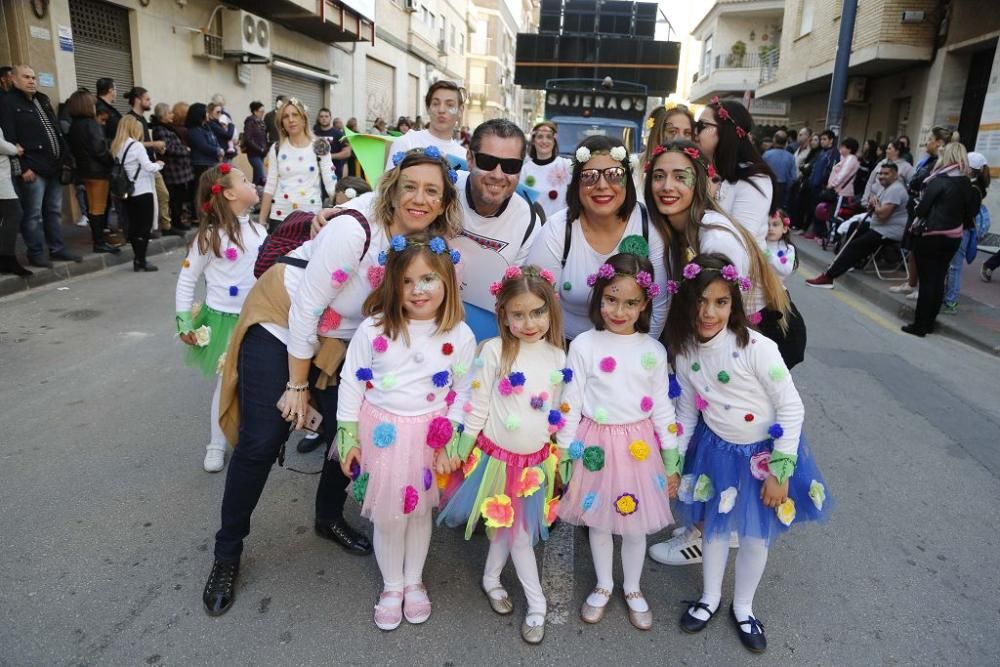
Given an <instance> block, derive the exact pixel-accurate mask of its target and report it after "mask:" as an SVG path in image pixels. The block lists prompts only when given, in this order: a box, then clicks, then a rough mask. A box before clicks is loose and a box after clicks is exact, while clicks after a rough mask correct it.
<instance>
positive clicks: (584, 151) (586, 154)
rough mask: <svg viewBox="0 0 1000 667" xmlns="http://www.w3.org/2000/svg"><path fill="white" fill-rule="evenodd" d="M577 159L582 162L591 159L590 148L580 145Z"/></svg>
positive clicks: (577, 150)
mask: <svg viewBox="0 0 1000 667" xmlns="http://www.w3.org/2000/svg"><path fill="white" fill-rule="evenodd" d="M575 157H576V161H577V162H579V163H580V164H583V163H584V162H588V161H589V160H590V149H589V148H587V147H586V146H580V147H579V148H577V149H576V155H575Z"/></svg>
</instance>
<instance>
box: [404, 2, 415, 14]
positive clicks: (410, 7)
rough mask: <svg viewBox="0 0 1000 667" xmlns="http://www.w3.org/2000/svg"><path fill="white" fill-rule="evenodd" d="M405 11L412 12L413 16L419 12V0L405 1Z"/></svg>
mask: <svg viewBox="0 0 1000 667" xmlns="http://www.w3.org/2000/svg"><path fill="white" fill-rule="evenodd" d="M403 9H405V10H406V11H408V12H410V13H411V14H412V13H413V12H415V11H417V0H404V2H403Z"/></svg>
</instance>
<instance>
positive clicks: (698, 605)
mask: <svg viewBox="0 0 1000 667" xmlns="http://www.w3.org/2000/svg"><path fill="white" fill-rule="evenodd" d="M683 602H684V604H686V605H687V608H686V609H685V610H684V615H683V616H681V621H680V626H681V630H683V631H684V632H686V633H688V634H689V635H693V634H696V633H698V632H701V631H702V630H704V629H705V626H706V625H708V621H711V620H712V618H713V617H714V616H715V612H717V611H719V610H718V609H716V610H715V611H712V608H711V607H709V606H708V605H707V604H705V603H704V602H702V601H701V600H683ZM699 609H701V610H703V611H705V612H707V613H708V620H707V621H703V620H701V619H700V618H698V617H697V616H695V615H694V614H692V613H691V612H692V611H697V610H699Z"/></svg>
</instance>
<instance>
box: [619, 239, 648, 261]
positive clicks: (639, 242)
mask: <svg viewBox="0 0 1000 667" xmlns="http://www.w3.org/2000/svg"><path fill="white" fill-rule="evenodd" d="M618 252H624V253H628V254H629V255H636V256H637V257H649V244H648V243H647V242H646V239H644V238H642V237H641V236H639V235H638V234H632V235H631V236H626V237H625V238H623V239H622V242H621V243H619V244H618Z"/></svg>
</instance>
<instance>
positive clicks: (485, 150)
mask: <svg viewBox="0 0 1000 667" xmlns="http://www.w3.org/2000/svg"><path fill="white" fill-rule="evenodd" d="M523 150H524V146H523V144H522V143H521V140H520V139H518V138H517V137H498V136H496V135H492V134H488V135H486V136H484V137H483V140H482V142H481V143H480V146H479V151H478V152H477V153H475V154H474V153H473V152H472V151H471V149H470V150H469V155H468V160H469V166H470V167H471V168H472V172H471V175H470V176H469V178H470V179H472V197H473V199H474V202H473V203H474V204H475V206H476V210H477V211H478V212H479V213H480V214H482V215H492V214H494V213H495V212H496V211H497V209H499V208H500V205H501V204H503V203H504V202H505V201H507V199H509V198H510V196H511V195H513V194H514V190H515V189H516V188H517V183H518V180H519V179H520V176H521V174H520V172H518V173H516V174H508V173H506V172H505V171H504V170H503V168H502V166H501V164H500V163H497V162H496V160H497V159H499V160H520V159H521V155H522V151H523ZM480 155H482V156H491V157H493V158H496V159H494V160H489V161H490V162H493V163H496V164H495V166H493V169H491V170H489V171H485V170H483V169H481V168H480V167H479V164H478V161H481V160H482V158H479V160H477V156H480Z"/></svg>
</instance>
